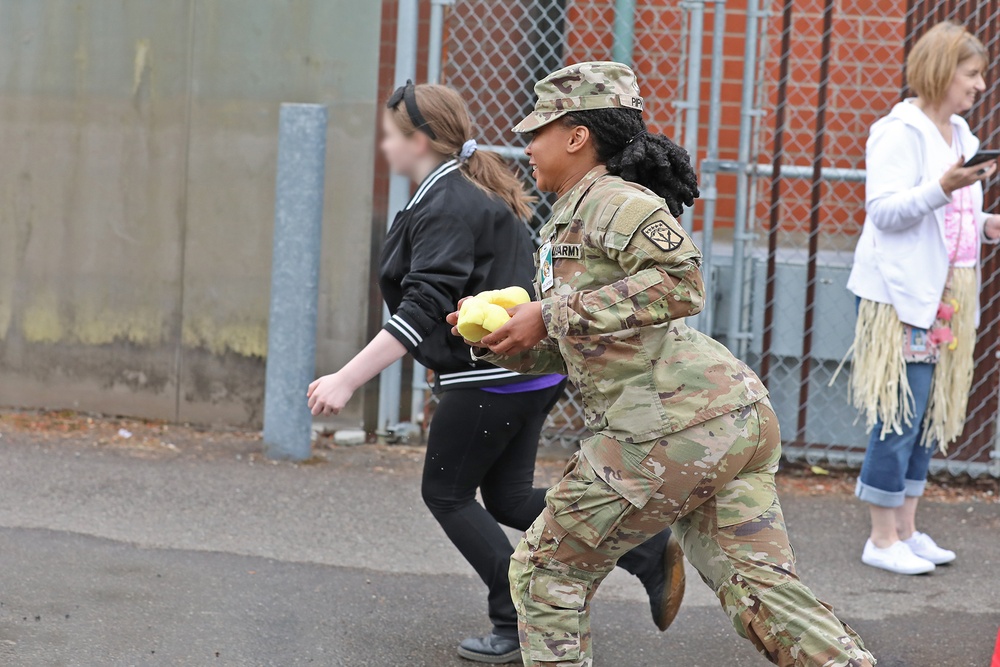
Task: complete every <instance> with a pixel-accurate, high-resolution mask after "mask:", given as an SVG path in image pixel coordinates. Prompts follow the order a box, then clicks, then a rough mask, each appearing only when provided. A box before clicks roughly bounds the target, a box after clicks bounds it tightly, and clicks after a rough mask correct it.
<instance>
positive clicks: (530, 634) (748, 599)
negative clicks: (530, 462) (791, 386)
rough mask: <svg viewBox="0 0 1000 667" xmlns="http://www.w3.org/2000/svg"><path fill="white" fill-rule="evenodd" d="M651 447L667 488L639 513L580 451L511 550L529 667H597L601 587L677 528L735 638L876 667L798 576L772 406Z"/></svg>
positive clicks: (773, 657) (651, 463) (792, 654)
mask: <svg viewBox="0 0 1000 667" xmlns="http://www.w3.org/2000/svg"><path fill="white" fill-rule="evenodd" d="M621 447H623V448H629V447H640V448H642V446H634V445H628V444H622V445H621ZM645 450H648V453H647V454H646V456H645V457H644V458H642V459H641V465H643V466H645V467H646V469H647V470H648V471H651V472H653V473H655V475H656V477H658V478H660V479H662V480H663V484H662V486H661V487H660V488H659V489H658V491H657V492H655V493H652V494H651V496H650V498H649V500H648V501H647V502H646V503H645V504H644V506H643V507H642V508H639V507H636V506H635V505H633V504H631V503H629V502H628V501H627V500H625V499H624V498H623V497H622V496H621V494H619V493H618V492H616V491H615V490H614V489H612V488H611V487H610V486H608V484H607V483H606V482H605V481H604V480H603V479H602V478H601V477H599V476H598V475H597V474H596V473H595V471H594V468H593V467H592V466H591V465H590V464H589V463H588V462H587V459H586V457H581V456H579V455H577V457H576V458H574V459H573V460H572V461H571V462H570V465H569V467H568V468H567V474H566V476H565V477H564V478H563V479H562V480H561V481H560V482H559V483H558V484H556V486H554V487H553V488H552V489H551V490H550V491H549V493H548V495H547V496H546V509H545V511H544V512H543V513H542V515H541V516H540V517H539V518H538V520H537V521H535V523H534V524H533V525H532V526H531V528H530V529H528V531H527V533H526V534H525V537H524V539H523V540H521V543H520V545H519V546H518V547H517V550H516V551H515V552H514V556H513V558H512V560H511V568H510V581H511V590H512V595H513V598H514V605H515V606H516V607H517V613H518V626H519V634H520V639H521V655H522V658H523V660H524V664H525V665H527V666H531V665H542V664H544V665H546V666H549V667H578V666H588V667H589V666H590V665H592V664H593V658H592V652H591V639H590V601H591V599H592V598H593V596H594V593H595V591H596V590H597V587H598V586H599V584H600V582H601V581H602V580H603V579H604V578H605V576H607V574H608V573H609V572H610V571H611V570H612V569H613V568H614V566H615V562H616V561H617V560H618V559H619V558H620V557H621V555H622V554H623V553H625V552H627V551H629V550H630V549H632V548H634V547H635V546H636V545H639V544H642V543H643V542H644V541H645V540H646V539H647V538H648V537H650V536H652V535H654V534H656V533H658V532H659V531H660V530H662V529H663V528H664V526H667V525H670V524H672V525H673V527H674V531H675V533H676V535H677V537H678V538H679V539H680V541H681V544H682V545H683V547H684V552H685V555H686V556H687V558H688V560H690V561H691V563H692V564H693V565H694V566H695V567H696V568H697V569H698V571H699V572H700V573H701V576H702V579H704V581H705V583H707V584H708V585H709V586H711V587H712V589H713V590H714V591H715V592H716V594H717V595H718V596H719V600H720V601H721V602H722V605H723V607H724V608H725V610H726V611H727V612H728V614H729V616H730V618H731V619H732V622H733V625H734V626H735V627H736V631H737V632H738V633H739V634H740V636H742V637H746V638H748V639H749V640H750V641H751V642H753V644H754V646H756V647H757V649H758V650H759V651H760V652H761V653H763V654H764V655H765V656H766V657H767V658H768V659H769V660H770V661H771V662H773V663H775V664H777V665H802V666H805V665H808V666H810V667H814V666H815V667H818V666H821V665H822V666H826V667H865V666H868V665H874V664H875V659H874V658H873V657H872V655H871V654H870V653H868V652H867V651H866V650H865V648H864V645H863V643H862V641H861V638H860V637H858V635H857V634H855V633H854V631H853V630H851V629H850V628H849V627H847V626H846V625H844V624H843V623H841V621H840V620H838V619H837V617H836V616H835V615H834V614H833V611H832V609H831V608H830V607H829V606H828V605H826V604H824V603H823V602H820V601H819V600H817V599H816V597H815V596H814V595H813V593H812V592H811V591H810V590H809V589H808V588H807V587H806V586H804V585H803V584H802V583H801V582H800V581H799V579H798V577H797V576H796V574H795V567H794V556H793V555H792V549H791V547H790V546H789V544H788V536H787V534H786V532H785V524H784V520H783V518H782V514H781V506H780V505H779V503H778V498H777V495H776V493H775V487H774V473H775V470H776V469H777V464H778V458H779V456H780V452H781V445H780V436H779V433H778V422H777V418H776V417H775V416H774V412H773V411H772V410H771V408H770V406H769V405H768V404H767V402H766V401H763V402H760V403H757V404H755V405H753V406H750V407H747V408H743V409H741V410H739V411H736V412H732V413H729V414H726V415H722V416H721V417H717V418H715V419H712V420H710V421H707V422H705V423H703V424H700V425H697V426H694V427H692V428H689V429H685V430H684V431H680V432H678V433H674V434H671V435H669V436H667V437H665V438H663V439H660V440H659V441H658V442H656V443H655V444H652V445H651V446H650V443H646V446H645V447H644V449H643V451H645ZM614 472H615V471H614V470H611V473H612V474H613V473H614ZM605 474H607V471H605Z"/></svg>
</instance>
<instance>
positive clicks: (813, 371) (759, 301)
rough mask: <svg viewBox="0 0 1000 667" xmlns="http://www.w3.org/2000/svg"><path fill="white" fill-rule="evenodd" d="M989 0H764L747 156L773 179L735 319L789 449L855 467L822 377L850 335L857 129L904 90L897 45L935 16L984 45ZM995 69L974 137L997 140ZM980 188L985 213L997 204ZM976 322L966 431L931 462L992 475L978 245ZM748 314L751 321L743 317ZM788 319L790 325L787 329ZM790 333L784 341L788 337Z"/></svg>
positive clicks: (859, 435) (856, 437)
mask: <svg viewBox="0 0 1000 667" xmlns="http://www.w3.org/2000/svg"><path fill="white" fill-rule="evenodd" d="M998 8H1000V3H996V2H992V3H981V2H951V3H932V2H911V3H909V5H908V6H906V5H903V4H899V3H880V2H864V1H861V0H856V1H853V2H848V1H843V2H834V1H833V0H825V1H820V0H814V1H813V2H801V1H800V2H792V1H791V0H782V1H781V2H777V3H772V9H773V10H774V12H773V15H772V18H771V20H770V21H768V22H767V26H766V28H765V30H764V31H763V32H762V43H761V51H762V58H763V62H764V67H763V75H762V76H761V78H760V81H759V82H758V87H759V92H760V98H759V99H760V104H761V110H762V114H763V115H762V117H761V122H760V130H759V134H758V137H759V143H758V150H757V151H756V152H755V156H756V159H757V161H758V162H760V163H763V164H766V165H768V166H769V168H770V170H769V173H770V174H775V173H780V174H781V176H780V178H774V177H773V175H772V176H771V177H768V178H765V177H761V178H759V179H757V180H756V183H755V185H756V187H755V188H754V195H755V197H756V202H750V204H751V205H753V206H754V207H755V215H754V221H755V223H756V225H755V227H756V229H757V231H758V235H757V242H756V243H754V244H753V247H752V250H751V253H752V256H753V260H754V261H752V262H751V265H752V266H753V271H752V274H753V275H752V276H750V278H749V279H750V280H751V282H752V288H751V291H752V296H751V298H750V299H749V304H748V306H747V310H746V313H747V314H746V317H747V326H748V328H749V329H750V330H751V331H754V330H759V331H760V336H759V344H757V341H758V339H757V338H756V337H755V338H752V339H751V340H753V344H752V345H751V346H750V347H751V349H750V350H749V356H750V357H751V358H753V360H754V361H755V362H756V363H757V365H758V366H759V368H760V371H761V374H762V376H763V378H764V379H765V381H766V382H767V383H768V386H769V388H770V389H771V390H772V392H773V394H774V398H775V403H776V404H777V405H778V406H779V416H780V417H781V423H782V427H783V431H784V434H785V435H784V437H785V439H786V441H787V443H788V445H789V446H786V451H787V452H788V453H790V454H791V455H793V456H803V457H805V458H807V459H809V460H813V461H815V460H835V461H847V462H852V463H857V462H859V461H860V459H861V457H862V456H863V453H864V445H865V442H866V436H865V434H864V433H863V431H862V429H861V428H860V426H858V425H857V424H855V423H854V417H855V415H854V414H853V412H852V411H851V410H850V409H849V408H848V407H847V404H846V384H847V380H848V376H847V374H846V373H843V374H841V375H840V376H838V378H837V379H836V380H835V381H833V386H832V387H830V386H828V385H829V384H830V383H831V380H833V375H834V372H835V370H836V367H837V362H838V361H839V360H840V359H841V358H842V357H843V355H844V354H845V353H846V351H847V348H848V346H849V345H850V342H851V340H852V336H851V334H852V330H853V325H854V317H853V310H854V304H853V297H852V296H851V295H850V294H849V293H847V292H846V290H845V289H844V285H845V283H846V278H847V274H848V272H849V269H850V265H851V259H852V254H853V248H854V244H855V242H856V240H857V235H858V233H859V232H860V229H861V225H862V223H863V222H864V196H865V192H864V182H863V175H864V174H863V169H864V151H865V141H866V139H867V136H868V129H869V127H870V126H871V124H872V123H873V122H874V121H875V120H876V119H877V118H879V117H881V116H883V115H885V114H886V113H888V111H889V110H890V109H891V107H892V106H893V105H894V104H895V103H896V102H898V101H899V100H900V99H901V97H902V96H903V92H904V91H903V89H904V66H903V64H904V59H905V54H906V53H907V49H908V47H909V45H911V44H912V43H913V42H914V41H915V40H916V38H918V37H919V36H920V35H921V34H923V32H924V31H926V30H927V29H928V28H929V27H931V26H932V25H934V24H936V23H937V22H939V21H941V20H946V19H952V20H958V21H959V22H961V23H964V24H966V25H968V26H969V27H970V29H972V30H973V31H975V32H978V34H979V36H980V38H981V39H982V40H983V41H984V43H986V44H987V47H988V48H989V49H990V50H991V52H993V53H997V51H998V49H1000V40H998V36H997V34H996V31H995V30H994V29H993V28H994V27H995V26H996V25H997V21H998V20H1000V14H998ZM998 80H1000V70H998V69H997V68H996V66H994V67H993V68H992V76H989V77H988V84H989V86H990V90H989V91H987V93H986V94H984V95H983V96H982V97H981V98H980V101H979V103H978V105H977V107H976V108H975V109H973V111H972V113H971V114H969V120H970V123H971V125H972V126H973V130H974V131H976V132H977V133H978V134H979V136H980V138H981V139H982V140H983V141H984V144H985V145H992V143H995V142H996V139H997V134H998V129H997V121H996V118H995V116H994V114H995V112H996V107H997V105H998V104H1000V96H998V95H997V93H998V92H1000V86H998V83H1000V81H998ZM989 192H990V191H989V188H987V193H988V194H987V209H989V208H990V207H991V206H992V202H994V201H995V197H996V195H995V193H994V194H993V195H992V196H991V195H990V194H989ZM984 260H985V271H984V278H985V280H984V286H983V305H984V307H985V311H984V317H983V323H982V326H981V329H980V332H981V333H980V343H979V345H978V349H977V351H976V367H977V373H976V378H975V382H974V386H973V392H972V400H971V401H970V411H969V416H968V421H967V425H966V429H965V433H964V434H963V436H962V437H961V439H960V440H959V442H957V443H956V444H955V445H953V446H952V448H951V450H950V452H949V455H948V456H947V457H946V458H943V459H942V458H939V459H937V460H936V461H935V463H934V466H935V467H936V468H944V469H947V470H949V471H952V472H970V473H973V474H980V473H983V472H993V473H994V474H996V467H995V465H992V464H991V462H992V457H993V456H994V451H995V450H996V449H995V433H994V431H995V429H994V425H995V415H996V409H997V395H996V352H997V347H996V344H995V342H994V339H995V334H993V333H992V331H993V330H994V329H993V327H995V325H996V323H997V320H998V319H1000V310H998V309H997V308H996V306H995V305H994V302H995V301H996V300H997V296H996V295H997V289H998V287H1000V281H998V278H997V268H998V265H997V263H996V260H995V259H994V258H993V251H992V249H991V248H989V247H987V248H985V249H984ZM755 318H756V321H755ZM790 321H791V322H792V323H793V324H794V326H792V327H789V326H788V323H789V322H790ZM793 332H794V333H795V334H796V335H793Z"/></svg>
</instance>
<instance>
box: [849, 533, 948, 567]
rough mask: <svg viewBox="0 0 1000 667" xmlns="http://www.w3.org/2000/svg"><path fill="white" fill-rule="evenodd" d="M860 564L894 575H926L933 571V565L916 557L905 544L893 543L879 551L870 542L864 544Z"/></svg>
mask: <svg viewBox="0 0 1000 667" xmlns="http://www.w3.org/2000/svg"><path fill="white" fill-rule="evenodd" d="M861 562H862V563H864V564H865V565H871V566H872V567H877V568H880V569H882V570H888V571H889V572H895V573H896V574H927V573H928V572H933V571H934V563H932V562H930V561H929V560H927V559H925V558H921V557H920V556H917V555H916V554H914V553H913V552H912V551H910V547H908V546H906V543H905V542H895V543H894V544H893V545H892V546H891V547H888V548H887V549H879V548H878V547H877V546H875V544H874V543H872V541H871V540H868V541H867V542H865V550H864V553H862V554H861Z"/></svg>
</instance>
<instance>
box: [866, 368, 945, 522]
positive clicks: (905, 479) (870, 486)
mask: <svg viewBox="0 0 1000 667" xmlns="http://www.w3.org/2000/svg"><path fill="white" fill-rule="evenodd" d="M933 377H934V364H923V363H908V364H906V378H907V379H908V380H909V382H910V389H911V390H912V391H913V399H914V404H915V405H914V413H915V414H914V415H913V421H912V422H911V425H910V426H906V425H905V424H904V425H903V432H902V433H901V434H897V433H893V432H889V433H888V434H887V435H886V436H885V439H884V440H881V439H880V433H881V431H882V422H881V421H879V422H878V423H876V424H875V428H874V429H872V433H871V437H870V438H869V440H868V450H867V451H866V452H865V462H864V464H863V465H862V466H861V476H860V477H858V484H857V487H856V488H855V490H854V493H855V495H857V497H858V498H860V499H861V500H863V501H865V502H866V503H871V504H872V505H878V506H879V507H899V506H901V505H902V504H903V500H904V499H905V498H907V497H911V498H912V497H918V496H922V495H924V486H925V485H926V484H927V470H928V469H929V468H930V464H931V456H933V455H934V449H935V447H936V445H935V444H934V443H931V446H930V447H924V446H923V445H921V444H920V439H921V437H922V436H923V425H924V413H926V412H927V402H928V400H929V399H930V393H931V379H932V378H933Z"/></svg>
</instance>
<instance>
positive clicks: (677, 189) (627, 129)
mask: <svg viewBox="0 0 1000 667" xmlns="http://www.w3.org/2000/svg"><path fill="white" fill-rule="evenodd" d="M562 120H563V123H564V124H565V125H566V126H568V127H577V126H581V125H582V126H583V127H586V128H587V129H589V130H590V136H591V137H593V139H594V148H595V149H596V150H597V160H598V161H599V162H601V163H602V164H604V165H605V166H606V167H607V169H608V172H609V173H611V174H614V175H615V176H621V177H622V178H624V179H625V180H626V181H632V182H633V183H638V184H639V185H641V186H643V187H645V188H649V189H650V190H652V191H653V192H655V193H656V194H657V195H659V196H660V197H662V198H663V200H664V201H665V202H666V203H667V209H668V210H669V211H670V214H671V215H673V216H674V217H679V216H680V214H681V212H683V210H684V207H685V206H687V207H689V208H690V207H691V206H693V205H694V200H695V199H697V198H698V196H699V194H700V193H699V192H698V175H697V174H696V173H695V171H694V167H692V166H691V158H690V157H689V156H688V153H687V151H686V150H684V149H683V148H681V147H680V146H678V145H677V144H675V143H674V142H672V141H670V139H667V138H666V137H665V136H663V135H662V134H650V133H649V132H647V131H646V123H645V122H643V120H642V112H641V111H639V110H637V109H628V108H624V107H614V108H611V109H588V110H586V111H571V112H569V113H568V114H566V115H565V116H563V119H562Z"/></svg>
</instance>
